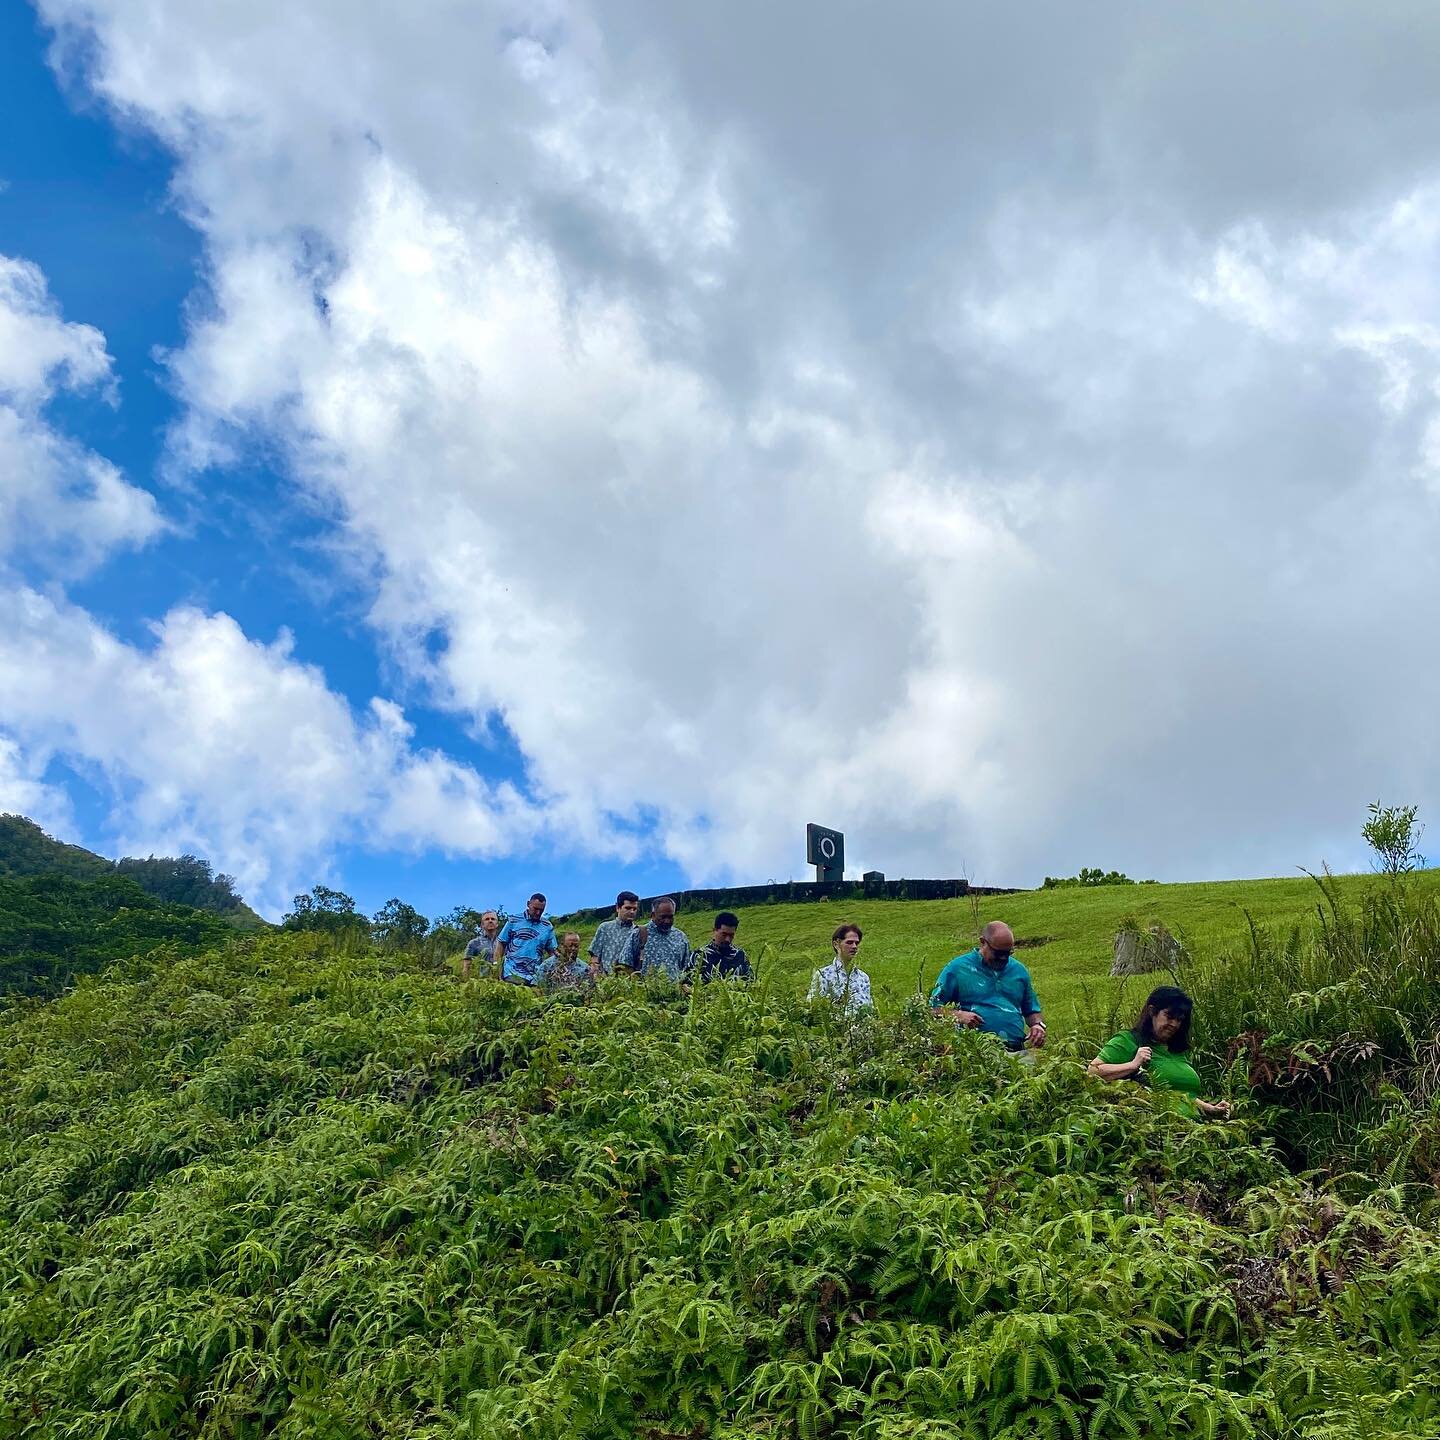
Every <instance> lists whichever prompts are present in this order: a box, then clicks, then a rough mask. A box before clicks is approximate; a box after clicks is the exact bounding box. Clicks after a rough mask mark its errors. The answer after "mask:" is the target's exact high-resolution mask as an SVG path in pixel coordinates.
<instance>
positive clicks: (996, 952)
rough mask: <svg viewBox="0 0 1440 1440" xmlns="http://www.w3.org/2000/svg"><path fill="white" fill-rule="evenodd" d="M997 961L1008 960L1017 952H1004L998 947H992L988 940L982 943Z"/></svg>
mask: <svg viewBox="0 0 1440 1440" xmlns="http://www.w3.org/2000/svg"><path fill="white" fill-rule="evenodd" d="M980 943H981V944H982V945H983V946H984V947H985V948H986V949H987V950H988V951H989V952H990V953H991V954H992V955H993V956H994V957H995V958H996V959H997V960H1008V959H1009V958H1010V957H1011V956H1012V955H1013V954H1014V953H1015V952H1014V950H1002V949H1001V948H1000V947H999V946H998V945H992V944H991V943H990V942H989V941H988V940H982V941H981V942H980Z"/></svg>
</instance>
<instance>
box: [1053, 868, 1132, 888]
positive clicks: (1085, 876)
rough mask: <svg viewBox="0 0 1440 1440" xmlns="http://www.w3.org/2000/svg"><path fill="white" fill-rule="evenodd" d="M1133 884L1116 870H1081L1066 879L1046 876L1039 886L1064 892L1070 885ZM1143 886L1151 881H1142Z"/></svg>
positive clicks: (1127, 877) (1126, 876)
mask: <svg viewBox="0 0 1440 1440" xmlns="http://www.w3.org/2000/svg"><path fill="white" fill-rule="evenodd" d="M1134 883H1135V882H1134V881H1133V880H1132V879H1131V878H1130V877H1129V876H1128V875H1122V874H1121V873H1120V872H1119V871H1118V870H1100V869H1098V868H1097V869H1094V870H1083V869H1082V870H1081V871H1080V873H1079V874H1078V875H1071V876H1070V877H1068V878H1067V879H1063V880H1062V879H1060V878H1059V877H1058V876H1055V875H1047V876H1046V877H1045V883H1044V885H1042V886H1041V889H1043V890H1064V889H1066V888H1067V887H1069V886H1072V885H1084V886H1093V885H1133V884H1134ZM1142 883H1143V884H1147V885H1148V884H1151V883H1153V882H1151V881H1148V880H1147V881H1143V882H1142Z"/></svg>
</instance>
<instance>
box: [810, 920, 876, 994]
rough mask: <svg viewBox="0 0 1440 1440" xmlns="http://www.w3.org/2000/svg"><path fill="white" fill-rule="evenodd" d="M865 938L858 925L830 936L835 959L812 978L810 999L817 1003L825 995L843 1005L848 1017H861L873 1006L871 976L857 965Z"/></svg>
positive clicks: (837, 931)
mask: <svg viewBox="0 0 1440 1440" xmlns="http://www.w3.org/2000/svg"><path fill="white" fill-rule="evenodd" d="M864 938H865V932H864V931H863V930H862V929H861V928H860V927H859V926H858V925H837V926H836V927H835V933H834V934H833V935H832V936H831V937H830V943H831V944H832V945H833V946H834V947H835V958H834V959H833V960H832V961H831V962H830V963H829V964H828V965H826V966H825V967H824V968H823V969H821V970H817V971H816V972H815V974H814V975H813V976H812V977H811V980H810V994H809V996H808V997H807V998H809V999H811V1000H814V999H816V998H817V997H819V996H822V995H823V996H824V997H825V998H826V999H828V1000H833V1001H834V1002H835V1004H837V1005H838V1006H840V1008H841V1009H842V1010H843V1011H844V1012H845V1014H846V1015H858V1014H859V1013H860V1011H862V1010H868V1009H870V1008H871V1007H872V1006H873V1005H874V1003H875V1002H874V1001H873V1000H872V999H871V998H870V977H869V976H868V975H867V974H866V973H865V972H864V971H863V970H862V969H861V968H860V967H859V966H858V965H857V964H856V963H855V955H856V952H857V951H858V950H859V949H860V942H861V940H863V939H864Z"/></svg>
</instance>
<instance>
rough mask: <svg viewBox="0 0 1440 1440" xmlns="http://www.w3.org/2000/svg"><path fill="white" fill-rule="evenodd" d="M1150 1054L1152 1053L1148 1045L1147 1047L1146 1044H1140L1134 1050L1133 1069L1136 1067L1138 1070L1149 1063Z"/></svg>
mask: <svg viewBox="0 0 1440 1440" xmlns="http://www.w3.org/2000/svg"><path fill="white" fill-rule="evenodd" d="M1151 1054H1152V1051H1151V1049H1150V1047H1149V1046H1148V1045H1142V1046H1141V1047H1140V1048H1139V1049H1138V1050H1137V1051H1136V1052H1135V1062H1134V1063H1135V1069H1136V1070H1137V1071H1138V1070H1143V1069H1144V1068H1145V1067H1146V1066H1147V1065H1148V1064H1149V1063H1150V1056H1151Z"/></svg>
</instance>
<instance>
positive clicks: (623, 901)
mask: <svg viewBox="0 0 1440 1440" xmlns="http://www.w3.org/2000/svg"><path fill="white" fill-rule="evenodd" d="M632 900H633V901H634V902H635V903H636V904H637V905H638V904H639V903H640V897H639V896H638V895H637V894H636V893H635V892H634V891H633V890H622V891H621V892H620V893H619V894H618V895H617V896H616V897H615V908H616V909H617V910H618V909H619V908H620V907H621V906H622V905H628V904H629V903H630V902H631V901H632Z"/></svg>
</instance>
